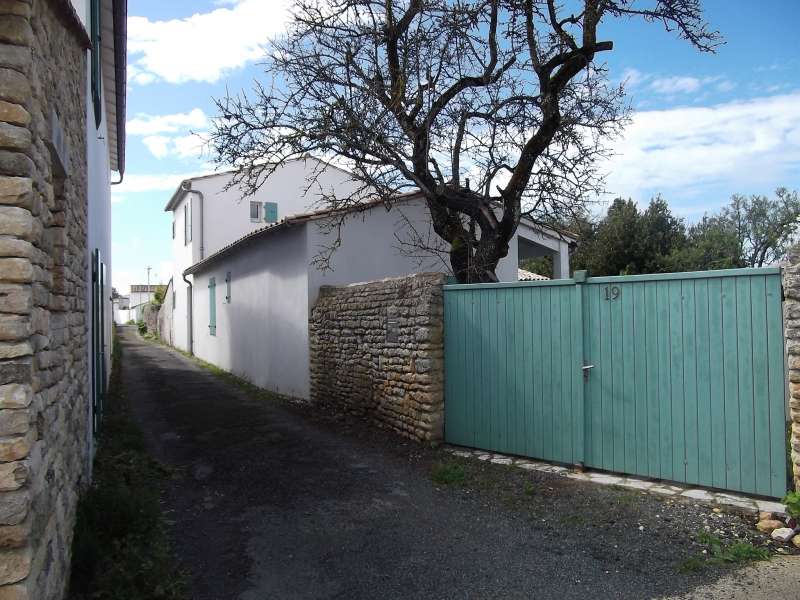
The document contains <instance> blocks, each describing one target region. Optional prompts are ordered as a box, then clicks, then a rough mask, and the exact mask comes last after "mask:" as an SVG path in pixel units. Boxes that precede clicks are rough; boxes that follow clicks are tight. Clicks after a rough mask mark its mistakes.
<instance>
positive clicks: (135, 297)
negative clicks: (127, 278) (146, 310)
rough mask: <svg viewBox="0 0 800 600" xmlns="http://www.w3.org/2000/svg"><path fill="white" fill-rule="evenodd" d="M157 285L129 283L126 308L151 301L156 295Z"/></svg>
mask: <svg viewBox="0 0 800 600" xmlns="http://www.w3.org/2000/svg"><path fill="white" fill-rule="evenodd" d="M158 288H159V286H158V285H147V284H135V285H131V291H130V294H129V296H128V298H129V301H128V305H129V306H128V308H132V309H133V308H136V307H137V306H139V305H141V304H146V303H148V302H152V301H153V300H154V299H155V297H156V292H157V291H158Z"/></svg>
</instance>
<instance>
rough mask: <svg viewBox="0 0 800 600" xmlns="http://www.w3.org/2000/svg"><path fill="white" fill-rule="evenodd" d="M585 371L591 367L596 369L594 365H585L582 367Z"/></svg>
mask: <svg viewBox="0 0 800 600" xmlns="http://www.w3.org/2000/svg"><path fill="white" fill-rule="evenodd" d="M581 369H583V370H584V371H588V370H589V369H594V365H584V366H582V367H581Z"/></svg>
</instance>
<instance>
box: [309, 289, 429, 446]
mask: <svg viewBox="0 0 800 600" xmlns="http://www.w3.org/2000/svg"><path fill="white" fill-rule="evenodd" d="M444 282H445V276H444V275H442V274H439V273H423V274H420V275H412V276H410V277H402V278H397V279H384V280H382V281H374V282H370V283H363V284H354V285H349V286H341V287H339V286H336V287H334V286H324V287H322V288H321V289H320V294H319V300H318V301H317V304H316V306H315V307H314V309H313V310H312V313H311V318H310V323H309V334H310V340H309V343H310V350H311V401H312V402H315V403H323V404H327V405H332V406H334V407H335V408H337V409H339V410H343V411H347V412H353V413H356V414H361V415H366V416H368V417H370V418H372V419H374V420H375V422H376V423H378V424H379V425H381V426H385V427H388V428H390V429H393V430H394V431H396V432H398V433H400V434H402V435H404V436H406V437H410V438H413V439H416V440H421V441H422V440H426V441H427V440H440V439H442V433H443V431H442V429H443V421H444V361H443V354H444V350H443V325H444V324H443V291H442V285H443V284H444Z"/></svg>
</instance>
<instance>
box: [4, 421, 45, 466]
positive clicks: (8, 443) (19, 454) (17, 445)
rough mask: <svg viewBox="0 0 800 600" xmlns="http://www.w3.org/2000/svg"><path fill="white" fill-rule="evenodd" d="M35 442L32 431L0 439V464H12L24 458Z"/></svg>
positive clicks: (34, 434)
mask: <svg viewBox="0 0 800 600" xmlns="http://www.w3.org/2000/svg"><path fill="white" fill-rule="evenodd" d="M35 441H36V431H35V430H33V429H31V430H30V431H28V433H26V434H25V435H17V436H13V437H7V438H0V462H12V461H15V460H21V459H23V458H25V457H26V456H28V453H29V452H30V450H31V447H32V446H33V443H34V442H35Z"/></svg>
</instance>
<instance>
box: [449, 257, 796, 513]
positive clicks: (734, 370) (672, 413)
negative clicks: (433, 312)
mask: <svg viewBox="0 0 800 600" xmlns="http://www.w3.org/2000/svg"><path fill="white" fill-rule="evenodd" d="M444 298H445V301H444V303H445V401H446V404H445V438H446V440H447V441H448V442H450V443H454V444H459V445H464V446H471V447H476V448H484V449H487V450H496V451H498V452H506V453H511V454H518V455H522V456H530V457H534V458H540V459H545V460H552V461H557V462H562V463H568V464H573V463H585V464H586V465H587V466H590V467H594V468H598V469H603V470H608V471H615V472H620V473H630V474H635V475H641V476H646V477H652V478H656V479H665V480H671V481H678V482H683V483H689V484H697V485H703V486H708V487H714V488H722V489H729V490H736V491H743V492H748V493H754V494H762V495H767V496H775V497H777V496H780V495H782V494H783V493H784V492H785V490H786V485H787V481H786V456H785V448H786V446H785V444H786V437H785V436H786V388H785V377H784V353H783V324H782V310H781V282H780V271H779V270H778V269H734V270H727V271H710V272H699V273H676V274H665V275H641V276H630V277H600V278H585V277H580V278H578V280H577V281H576V280H572V279H568V280H557V281H548V282H520V283H507V284H485V285H449V286H445V294H444Z"/></svg>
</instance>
